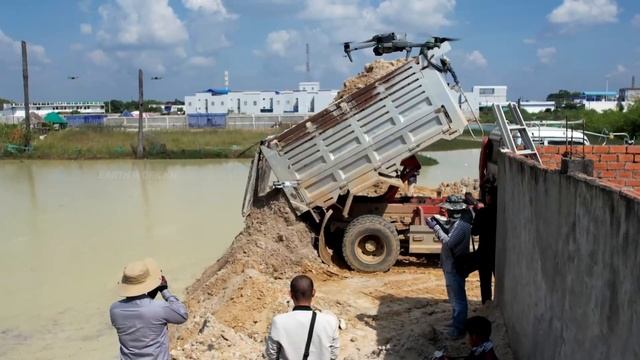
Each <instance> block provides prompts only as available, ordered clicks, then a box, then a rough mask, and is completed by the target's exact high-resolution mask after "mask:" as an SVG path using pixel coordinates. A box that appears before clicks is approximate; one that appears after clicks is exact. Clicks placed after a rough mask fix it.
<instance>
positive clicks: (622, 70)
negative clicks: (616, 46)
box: [607, 64, 627, 78]
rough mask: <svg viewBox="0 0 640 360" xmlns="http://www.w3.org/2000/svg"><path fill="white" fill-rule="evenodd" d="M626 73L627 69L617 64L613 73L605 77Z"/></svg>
mask: <svg viewBox="0 0 640 360" xmlns="http://www.w3.org/2000/svg"><path fill="white" fill-rule="evenodd" d="M626 72H627V68H626V67H625V66H624V65H621V64H618V65H616V68H615V69H613V71H611V72H610V73H608V74H607V77H608V78H611V77H615V76H618V75H622V74H624V73H626Z"/></svg>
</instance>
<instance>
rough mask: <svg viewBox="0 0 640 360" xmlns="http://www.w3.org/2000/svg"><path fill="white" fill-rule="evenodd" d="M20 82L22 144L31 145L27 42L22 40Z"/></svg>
mask: <svg viewBox="0 0 640 360" xmlns="http://www.w3.org/2000/svg"><path fill="white" fill-rule="evenodd" d="M22 84H23V86H24V126H25V131H24V139H23V140H24V146H25V147H26V148H28V147H29V146H31V114H30V113H29V111H30V109H29V62H28V61H27V43H26V42H24V41H23V42H22Z"/></svg>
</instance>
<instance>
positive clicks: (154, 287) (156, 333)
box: [109, 259, 187, 360]
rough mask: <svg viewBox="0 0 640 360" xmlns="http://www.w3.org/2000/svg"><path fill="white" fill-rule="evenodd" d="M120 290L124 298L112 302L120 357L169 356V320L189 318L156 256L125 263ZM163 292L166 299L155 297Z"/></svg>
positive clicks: (132, 359)
mask: <svg viewBox="0 0 640 360" xmlns="http://www.w3.org/2000/svg"><path fill="white" fill-rule="evenodd" d="M118 293H119V295H121V296H124V297H125V298H124V299H123V300H120V301H117V302H115V303H113V304H112V305H111V309H110V310H109V314H110V316H111V324H112V325H113V327H114V328H115V329H116V331H117V332H118V339H119V340H120V359H126V360H137V359H157V360H166V359H169V358H170V356H169V339H168V337H167V324H182V323H184V322H185V321H187V309H186V307H185V306H184V304H182V303H181V302H180V300H178V298H177V297H175V296H174V295H173V294H171V292H169V289H168V287H167V280H166V279H165V278H164V276H163V275H162V272H161V271H160V267H158V264H157V263H156V262H155V261H154V260H153V259H145V260H142V261H135V262H132V263H130V264H128V265H127V266H125V268H124V271H123V273H122V280H121V281H120V283H119V284H118ZM158 293H160V294H162V297H163V298H164V300H165V301H164V302H161V301H154V300H153V299H154V298H155V297H156V295H157V294H158Z"/></svg>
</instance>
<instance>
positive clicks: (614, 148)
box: [609, 145, 627, 154]
mask: <svg viewBox="0 0 640 360" xmlns="http://www.w3.org/2000/svg"><path fill="white" fill-rule="evenodd" d="M609 152H610V153H614V154H625V153H626V152H627V147H626V146H625V145H610V146H609Z"/></svg>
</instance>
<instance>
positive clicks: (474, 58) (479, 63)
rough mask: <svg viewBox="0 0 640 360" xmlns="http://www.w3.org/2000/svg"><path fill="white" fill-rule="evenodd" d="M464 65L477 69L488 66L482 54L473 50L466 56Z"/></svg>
mask: <svg viewBox="0 0 640 360" xmlns="http://www.w3.org/2000/svg"><path fill="white" fill-rule="evenodd" d="M466 63H467V64H469V65H471V66H474V67H479V68H484V67H487V65H488V64H489V63H488V62H487V59H486V58H485V57H484V55H482V53H481V52H480V51H478V50H474V51H472V52H471V53H469V54H467V56H466Z"/></svg>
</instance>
